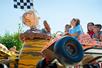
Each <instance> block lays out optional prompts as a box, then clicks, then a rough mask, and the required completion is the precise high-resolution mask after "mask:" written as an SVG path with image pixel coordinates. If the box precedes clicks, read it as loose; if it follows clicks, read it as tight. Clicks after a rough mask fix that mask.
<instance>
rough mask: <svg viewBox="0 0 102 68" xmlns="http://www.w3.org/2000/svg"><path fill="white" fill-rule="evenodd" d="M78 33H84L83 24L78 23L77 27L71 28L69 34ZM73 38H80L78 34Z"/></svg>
mask: <svg viewBox="0 0 102 68" xmlns="http://www.w3.org/2000/svg"><path fill="white" fill-rule="evenodd" d="M75 33H78V35H80V34H83V29H82V27H81V25H77V26H76V27H74V28H72V29H70V30H69V34H75ZM73 38H75V39H78V36H73Z"/></svg>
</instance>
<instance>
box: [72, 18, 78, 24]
mask: <svg viewBox="0 0 102 68" xmlns="http://www.w3.org/2000/svg"><path fill="white" fill-rule="evenodd" d="M73 20H74V21H76V25H75V26H77V25H79V24H80V20H79V19H77V18H73V19H72V21H73Z"/></svg>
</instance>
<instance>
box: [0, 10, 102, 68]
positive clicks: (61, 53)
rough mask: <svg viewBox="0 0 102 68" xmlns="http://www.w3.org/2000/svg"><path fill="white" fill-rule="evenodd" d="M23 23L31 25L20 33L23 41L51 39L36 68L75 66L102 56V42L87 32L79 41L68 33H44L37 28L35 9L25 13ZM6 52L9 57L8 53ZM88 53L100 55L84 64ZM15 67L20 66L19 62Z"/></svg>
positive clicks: (0, 51)
mask: <svg viewBox="0 0 102 68" xmlns="http://www.w3.org/2000/svg"><path fill="white" fill-rule="evenodd" d="M23 23H24V24H25V25H27V26H29V27H30V29H29V30H27V31H26V32H24V33H20V39H21V40H22V42H25V41H27V40H35V39H37V40H45V41H47V42H48V40H49V41H50V42H48V43H47V44H44V45H46V46H45V47H44V48H43V49H42V50H41V52H40V53H41V55H42V56H43V59H42V60H40V61H39V62H38V63H37V65H36V68H68V66H74V65H76V64H80V65H85V64H90V63H92V62H94V61H96V60H97V59H99V58H101V57H102V49H101V46H102V42H97V41H94V40H92V39H91V38H90V37H89V36H88V35H86V34H83V35H81V36H80V37H79V41H78V40H76V39H74V38H72V37H70V36H66V35H61V34H58V35H56V37H55V38H52V37H51V36H49V35H48V34H46V33H42V32H41V31H40V30H39V29H36V26H37V24H38V19H37V16H36V15H35V14H34V12H33V11H29V12H26V13H25V14H24V15H23ZM33 42H34V41H33ZM43 43H44V42H43ZM95 45H96V46H95ZM98 47H99V48H98ZM92 49H96V50H100V51H101V52H92V51H93V50H92ZM90 50H91V51H90ZM1 53H3V54H4V53H5V52H4V51H2V49H0V55H1ZM5 54H6V55H7V57H8V53H5ZM86 54H90V55H91V54H92V55H93V54H99V55H95V56H96V57H94V58H92V59H91V60H90V59H86V60H89V61H87V62H85V63H84V64H83V62H84V59H85V56H86ZM9 56H10V55H9ZM19 60H20V59H19ZM0 62H1V61H0ZM18 62H19V61H18ZM15 68H18V66H17V64H16V66H15ZM86 68H87V67H86ZM97 68H99V66H98V67H97ZM100 68H102V67H100Z"/></svg>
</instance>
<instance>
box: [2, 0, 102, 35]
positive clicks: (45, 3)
mask: <svg viewBox="0 0 102 68" xmlns="http://www.w3.org/2000/svg"><path fill="white" fill-rule="evenodd" d="M13 4H14V3H13V0H0V15H1V16H0V35H3V34H5V33H6V32H10V33H13V32H17V31H18V24H19V23H20V24H22V15H23V13H24V12H25V11H24V10H21V9H15V8H13ZM34 9H35V10H36V11H37V12H36V13H37V15H38V16H39V17H40V19H39V26H38V27H39V28H40V29H41V28H43V21H44V20H47V21H48V23H49V24H50V26H51V31H52V33H55V32H56V31H64V26H65V24H70V21H71V19H72V18H79V19H80V23H81V25H82V27H83V30H84V32H86V31H87V23H88V22H94V23H95V24H101V23H102V0H34ZM22 28H23V30H24V31H25V30H27V29H29V27H27V26H25V25H23V24H22Z"/></svg>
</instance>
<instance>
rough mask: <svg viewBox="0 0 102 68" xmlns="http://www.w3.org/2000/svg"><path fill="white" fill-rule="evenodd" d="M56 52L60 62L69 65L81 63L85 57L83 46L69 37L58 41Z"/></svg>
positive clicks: (55, 46)
mask: <svg viewBox="0 0 102 68" xmlns="http://www.w3.org/2000/svg"><path fill="white" fill-rule="evenodd" d="M54 51H55V53H56V54H57V55H58V57H59V58H60V60H61V61H63V62H64V63H67V64H74V63H77V62H80V61H81V60H82V58H83V55H84V51H83V49H82V45H81V44H80V43H79V42H78V41H77V40H76V39H74V38H72V37H69V36H66V37H63V38H61V39H60V40H58V41H57V42H56V43H55V45H54Z"/></svg>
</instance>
